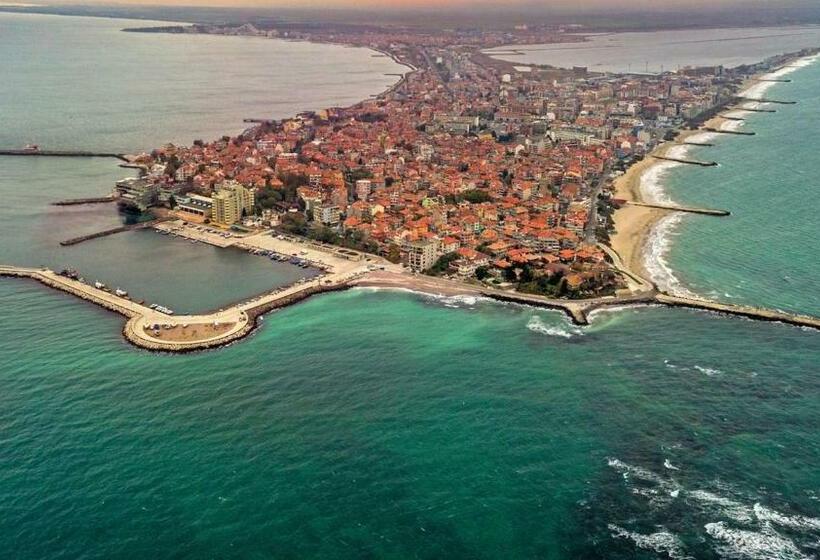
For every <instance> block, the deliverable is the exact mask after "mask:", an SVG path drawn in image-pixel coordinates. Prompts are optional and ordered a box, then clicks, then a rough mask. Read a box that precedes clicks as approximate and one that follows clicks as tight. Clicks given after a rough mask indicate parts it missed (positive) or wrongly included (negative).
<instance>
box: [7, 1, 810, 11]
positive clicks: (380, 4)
mask: <svg viewBox="0 0 820 560" xmlns="http://www.w3.org/2000/svg"><path fill="white" fill-rule="evenodd" d="M20 1H23V0H20ZM815 2H820V0H87V1H83V0H75V1H74V2H66V0H63V2H62V3H74V4H86V3H87V4H92V3H93V4H141V5H165V6H175V5H179V6H183V5H187V6H191V5H199V6H237V7H239V6H253V7H270V8H297V9H306V8H316V9H321V8H325V9H345V8H358V9H379V10H385V9H387V10H390V9H394V10H395V9H399V10H401V9H418V8H421V9H431V8H432V9H436V8H438V9H470V8H473V9H481V10H488V9H489V10H499V11H500V10H507V9H527V10H534V11H537V10H538V9H539V8H540V9H543V10H573V11H577V10H582V11H586V10H607V11H608V10H620V9H627V10H629V11H643V10H647V11H670V10H685V9H692V10H702V9H726V8H732V7H739V8H754V9H769V10H777V9H781V8H786V7H802V6H807V7H808V6H811V5H812V4H814V3H815Z"/></svg>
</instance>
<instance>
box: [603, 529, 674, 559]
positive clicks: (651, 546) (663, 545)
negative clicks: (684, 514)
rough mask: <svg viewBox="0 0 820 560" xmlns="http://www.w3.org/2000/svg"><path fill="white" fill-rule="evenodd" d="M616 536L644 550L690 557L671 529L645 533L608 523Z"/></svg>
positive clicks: (669, 555)
mask: <svg viewBox="0 0 820 560" xmlns="http://www.w3.org/2000/svg"><path fill="white" fill-rule="evenodd" d="M607 528H608V529H609V530H610V531H611V532H612V536H613V537H614V538H620V539H627V540H630V541H632V542H633V543H635V546H637V547H638V548H642V549H644V550H651V551H653V552H657V553H659V554H666V555H667V556H668V557H669V558H675V559H677V558H688V556H686V554H685V552H684V548H683V543H682V542H681V540H680V539H679V538H678V537H677V536H676V535H674V534H673V533H670V532H669V531H665V530H664V531H658V532H656V533H650V534H648V535H644V534H641V533H635V532H632V531H627V530H626V529H624V528H622V527H619V526H617V525H614V524H611V523H610V524H609V525H607Z"/></svg>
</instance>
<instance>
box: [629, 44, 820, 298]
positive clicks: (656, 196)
mask: <svg viewBox="0 0 820 560" xmlns="http://www.w3.org/2000/svg"><path fill="white" fill-rule="evenodd" d="M818 60H820V55H814V56H809V57H804V58H801V59H798V60H797V61H795V62H793V63H792V64H790V65H789V67H787V68H782V69H780V70H778V71H776V72H772V73H770V74H766V75H765V76H763V77H764V78H769V79H773V78H774V79H776V78H780V77H783V76H786V75H788V74H791V73H792V72H794V71H796V70H798V69H800V68H803V67H806V66H809V65H811V64H814V63H816V62H817V61H818ZM776 84H777V82H758V83H756V84H755V85H753V86H751V87H749V88H747V89H745V90H743V91H742V92H741V93H740V95H742V96H745V97H761V96H762V95H763V93H764V92H765V91H766V90H767V89H768V88H770V87H772V86H774V85H776ZM744 124H745V123H744V121H725V122H724V123H723V124H722V125H721V129H722V130H729V131H736V130H738V129H740V128H741V127H742V126H743V125H744ZM716 136H717V135H715V134H714V133H710V132H703V133H698V134H696V135H693V136H691V137H689V139H690V140H692V141H695V142H707V141H709V140H712V139H713V138H715V137H716ZM689 148H690V147H689V146H674V147H673V148H671V149H670V150H669V151H668V152H667V155H669V156H670V157H678V158H683V157H686V156H687V155H688V150H689ZM679 165H681V164H678V163H675V162H662V163H659V164H656V165H653V166H652V167H650V168H649V169H648V170H647V171H646V172H644V174H643V175H642V176H641V180H640V181H641V182H640V190H641V193H642V195H643V197H644V199H645V200H646V201H647V202H654V203H662V204H663V203H672V202H673V201H672V199H671V198H670V196H669V194H668V193H667V192H666V190H665V189H664V182H665V179H666V177H667V175H668V173H669V171H670V170H671V169H674V168H675V167H677V166H679ZM681 220H682V216H681V215H680V214H671V215H669V216H666V217H665V218H663V219H661V220H660V221H658V223H656V224H655V226H654V227H653V228H652V231H651V232H650V234H649V236H648V237H647V241H646V245H645V246H644V248H643V260H644V268H645V270H646V272H647V273H648V275H649V277H650V279H651V280H652V281H653V282H655V284H657V285H658V287H659V288H661V289H662V290H665V291H667V292H669V293H671V294H674V295H680V296H684V297H696V296H697V294H695V293H694V292H692V291H690V290H688V289H686V288H684V287H683V285H682V284H681V282H680V280H679V279H678V278H677V277H676V276H675V274H674V272H673V270H672V268H671V267H670V266H669V264H668V262H667V261H666V257H667V256H668V253H669V250H670V248H671V241H670V239H669V238H670V237H671V236H672V235H674V232H675V229H676V226H678V225H679V224H680V223H681Z"/></svg>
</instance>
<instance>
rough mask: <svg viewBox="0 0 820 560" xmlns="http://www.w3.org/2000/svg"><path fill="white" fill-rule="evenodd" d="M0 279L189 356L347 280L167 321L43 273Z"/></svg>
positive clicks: (2, 270) (148, 344)
mask: <svg viewBox="0 0 820 560" xmlns="http://www.w3.org/2000/svg"><path fill="white" fill-rule="evenodd" d="M0 276H7V277H13V278H28V279H31V280H36V281H37V282H40V283H41V284H43V285H44V286H48V287H49V288H54V289H56V290H60V291H63V292H65V293H68V294H71V295H73V296H76V297H78V298H80V299H83V300H85V301H88V302H90V303H94V304H96V305H98V306H100V307H102V308H104V309H107V310H109V311H113V312H114V313H118V314H120V315H122V316H124V317H126V318H127V319H128V321H127V322H126V324H125V326H124V327H123V331H122V332H123V336H124V337H125V339H126V340H128V341H129V342H130V343H131V344H133V345H134V346H138V347H140V348H145V349H147V350H151V351H155V352H175V353H179V352H194V351H199V350H206V349H211V348H218V347H220V346H225V345H226V344H230V343H231V342H234V341H236V340H239V339H241V338H244V337H246V336H248V335H249V334H250V333H251V332H252V331H253V330H254V329H255V328H256V326H257V322H258V319H259V317H261V316H262V315H264V314H265V313H268V312H270V311H273V310H275V309H279V308H283V307H287V306H290V305H294V304H296V303H298V302H300V301H303V300H305V299H307V298H309V297H311V296H313V295H316V294H320V293H325V292H333V291H341V290H346V289H348V288H349V287H350V284H349V279H348V278H347V277H343V276H337V277H335V278H334V277H330V278H326V279H324V280H323V281H322V280H315V281H311V282H306V283H300V284H296V285H294V286H291V287H289V288H285V289H282V290H277V291H274V292H271V293H268V294H263V295H262V296H259V297H257V298H255V299H253V300H251V301H249V302H245V303H240V304H237V305H235V306H232V307H229V308H227V309H224V310H220V311H218V312H214V313H209V314H202V315H182V316H173V315H170V314H168V313H164V312H161V311H158V310H157V309H153V308H151V307H146V306H145V305H142V304H141V303H137V302H134V301H132V300H130V299H128V298H127V297H125V296H119V295H116V294H113V293H111V292H109V291H108V290H107V289H105V288H104V287H96V286H90V285H88V284H85V283H84V282H81V281H79V280H76V279H74V278H69V277H65V276H62V275H60V274H57V273H56V272H54V271H52V270H48V269H34V268H21V267H13V266H0Z"/></svg>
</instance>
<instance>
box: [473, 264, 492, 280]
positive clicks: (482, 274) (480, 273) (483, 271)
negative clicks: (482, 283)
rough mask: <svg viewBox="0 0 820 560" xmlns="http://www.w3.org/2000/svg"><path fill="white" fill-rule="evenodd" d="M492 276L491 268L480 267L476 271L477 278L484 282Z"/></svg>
mask: <svg viewBox="0 0 820 560" xmlns="http://www.w3.org/2000/svg"><path fill="white" fill-rule="evenodd" d="M489 275H490V267H489V266H479V267H478V268H476V269H475V277H476V278H478V279H479V280H484V279H485V278H487V277H488V276H489Z"/></svg>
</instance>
